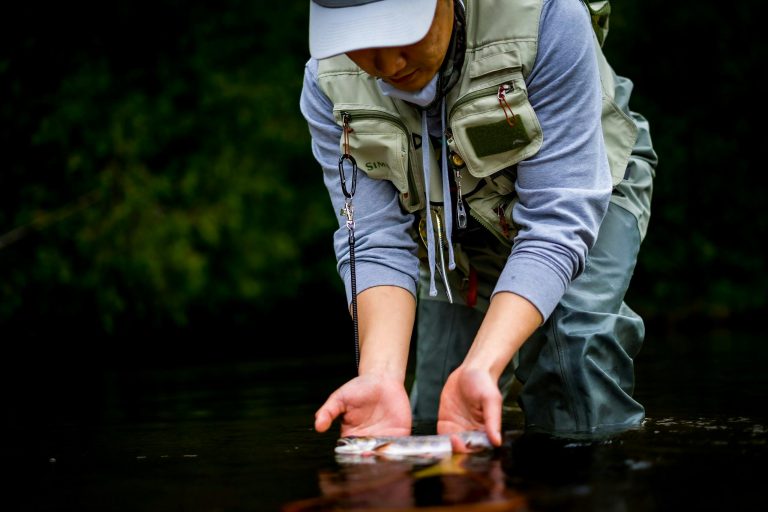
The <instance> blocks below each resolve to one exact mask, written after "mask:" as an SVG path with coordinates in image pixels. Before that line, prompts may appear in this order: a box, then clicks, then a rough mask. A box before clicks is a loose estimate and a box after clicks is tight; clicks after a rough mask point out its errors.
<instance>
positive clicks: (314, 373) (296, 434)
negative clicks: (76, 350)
mask: <svg viewBox="0 0 768 512" xmlns="http://www.w3.org/2000/svg"><path fill="white" fill-rule="evenodd" d="M652 341H654V343H652V344H649V345H648V347H649V348H648V349H647V350H645V349H644V350H645V352H644V353H643V354H642V356H641V357H640V358H638V367H637V374H638V379H637V380H638V386H637V397H638V399H639V400H640V401H641V402H642V403H643V404H645V406H646V410H647V415H648V418H647V420H646V422H645V424H644V425H643V426H642V427H640V428H637V429H635V430H632V431H628V432H624V433H622V434H620V435H615V436H612V437H604V438H593V439H561V438H553V437H549V436H545V435H542V434H533V433H523V432H522V431H521V430H520V428H521V427H522V423H521V420H522V418H521V415H520V412H519V409H516V408H515V407H508V408H506V411H505V418H504V426H505V431H506V432H505V437H504V444H503V446H502V447H501V448H500V449H498V450H497V451H495V452H494V453H492V454H490V455H476V454H475V455H460V456H458V455H457V456H453V457H450V458H447V459H443V460H440V461H437V460H415V461H414V460H406V461H385V460H377V461H376V462H373V459H369V460H364V461H362V462H361V461H359V460H358V461H355V462H350V461H349V460H344V459H337V458H336V457H335V456H334V453H333V447H334V445H335V441H336V437H337V436H338V430H337V429H332V431H331V432H328V433H325V434H318V433H316V432H314V431H313V430H312V420H313V413H314V410H315V409H316V408H317V406H319V404H320V403H322V401H323V400H324V399H325V397H326V396H327V394H328V393H329V392H330V391H332V390H333V389H334V388H335V387H336V386H337V385H339V384H340V383H342V382H343V381H344V380H346V379H347V378H348V376H349V374H350V364H349V363H350V361H349V354H344V355H343V356H340V357H337V356H333V355H331V356H320V355H308V356H307V357H303V358H289V357H270V358H263V359H262V360H260V361H259V360H254V359H255V358H251V359H249V360H248V361H246V362H239V363H238V362H228V361H212V362H206V361H205V360H199V361H195V362H192V361H186V362H184V363H183V364H181V363H179V364H171V363H172V361H171V360H169V361H167V363H168V364H143V365H142V364H137V362H136V361H135V360H134V361H133V363H126V362H125V361H123V362H122V363H119V364H118V363H114V362H113V361H112V360H110V361H112V362H111V364H110V361H107V360H105V361H102V362H103V364H101V365H93V364H90V363H86V362H84V361H86V360H85V359H82V360H81V359H80V358H79V357H75V356H72V355H70V356H69V357H63V356H62V357H49V358H46V359H45V361H41V359H39V358H31V357H29V358H28V359H26V360H25V359H23V358H9V359H7V360H6V367H5V372H4V378H5V379H6V381H5V382H4V384H3V385H4V387H5V389H6V392H7V395H8V397H9V398H8V399H7V401H6V404H4V405H5V409H4V417H5V421H4V426H5V427H6V431H7V434H6V438H5V439H6V441H7V447H6V450H5V451H6V459H5V461H6V467H7V468H12V469H13V470H14V471H12V474H13V476H11V477H10V479H9V480H7V481H6V483H8V484H10V485H9V489H11V490H12V492H17V493H19V494H20V496H21V498H22V500H23V501H22V502H23V503H25V504H26V506H25V507H24V508H23V509H24V510H40V511H49V510H51V511H52V510H81V511H85V510H87V511H90V510H94V511H95V510H110V511H112V510H114V511H123V510H125V511H164V512H165V511H168V510H183V511H283V512H300V511H325V510H409V509H418V510H432V511H439V510H467V511H486V512H491V511H497V510H526V511H535V510H537V511H550V510H551V511H555V510H557V511H561V510H574V511H582V510H584V511H586V510H589V511H604V510H608V511H614V510H615V511H630V510H634V511H651V510H697V509H705V510H707V509H708V510H711V509H725V510H737V509H750V508H753V506H752V504H753V503H758V502H759V500H760V499H761V498H762V494H763V493H762V485H763V481H764V475H765V474H766V471H765V469H764V467H765V463H766V460H768V458H767V457H766V455H768V453H767V451H768V448H767V447H766V441H767V440H768V434H766V425H767V424H768V423H766V422H767V420H766V418H767V417H768V414H766V412H765V410H764V407H765V403H766V400H765V398H766V394H768V393H767V392H766V391H767V390H768V387H767V386H766V384H767V383H768V376H767V375H766V374H765V358H764V355H765V354H766V349H765V348H762V347H761V344H760V343H756V342H755V339H754V337H752V338H751V341H749V342H748V339H747V338H745V337H740V336H736V335H732V334H725V333H709V334H707V335H701V336H697V337H696V338H695V339H689V340H688V341H679V340H675V339H672V338H669V339H662V338H661V337H656V338H654V339H653V340H652ZM691 347H693V348H691ZM171 359H172V358H171ZM419 428H421V429H422V430H421V431H419V430H418V429H419ZM429 428H431V427H430V426H421V427H419V426H417V429H416V430H417V432H416V433H431V432H429V431H428V430H429ZM7 499H8V500H12V498H10V497H8V498H7ZM11 502H12V503H16V502H18V501H15V500H14V501H11Z"/></svg>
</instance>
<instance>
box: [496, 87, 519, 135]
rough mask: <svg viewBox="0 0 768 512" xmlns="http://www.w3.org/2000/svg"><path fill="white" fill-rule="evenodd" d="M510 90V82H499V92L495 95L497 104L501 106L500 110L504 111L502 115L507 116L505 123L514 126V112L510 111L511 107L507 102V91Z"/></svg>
mask: <svg viewBox="0 0 768 512" xmlns="http://www.w3.org/2000/svg"><path fill="white" fill-rule="evenodd" d="M511 90H512V86H511V85H510V84H501V85H500V86H499V92H498V94H497V95H496V97H497V98H498V99H499V106H501V110H502V112H504V117H506V118H507V124H509V126H511V127H513V128H514V126H515V113H514V112H512V107H510V106H509V103H507V93H508V92H509V91H511Z"/></svg>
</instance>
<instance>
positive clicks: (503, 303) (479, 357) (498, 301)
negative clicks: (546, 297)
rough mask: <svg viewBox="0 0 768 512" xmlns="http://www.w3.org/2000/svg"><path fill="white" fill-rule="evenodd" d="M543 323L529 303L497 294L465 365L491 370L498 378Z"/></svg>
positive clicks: (468, 367) (517, 297)
mask: <svg viewBox="0 0 768 512" xmlns="http://www.w3.org/2000/svg"><path fill="white" fill-rule="evenodd" d="M542 320H543V319H542V317H541V313H539V310H538V309H536V307H535V306H534V305H533V304H531V303H530V302H529V301H528V300H526V299H524V298H523V297H521V296H519V295H516V294H514V293H509V292H501V293H497V294H496V295H494V296H493V299H492V300H491V304H490V306H489V307H488V312H487V313H486V315H485V319H484V320H483V323H482V324H481V326H480V329H479V330H478V332H477V335H476V336H475V340H474V341H473V342H472V347H471V348H470V349H469V353H468V354H467V357H466V358H465V359H464V363H463V364H462V366H464V367H466V368H467V369H479V370H485V371H489V372H490V373H491V375H493V376H494V377H495V378H497V379H498V377H499V376H500V375H501V372H502V371H504V368H505V367H506V366H507V364H508V363H509V361H510V360H511V359H512V357H513V356H514V355H515V352H517V351H518V350H519V349H520V347H521V346H522V345H523V343H524V342H525V340H527V339H528V337H529V336H530V335H531V334H533V332H534V331H535V330H536V328H538V327H539V326H540V325H541V322H542Z"/></svg>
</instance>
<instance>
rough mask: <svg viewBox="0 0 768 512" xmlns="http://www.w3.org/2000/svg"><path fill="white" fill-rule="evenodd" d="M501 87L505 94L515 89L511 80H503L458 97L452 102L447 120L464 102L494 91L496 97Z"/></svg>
mask: <svg viewBox="0 0 768 512" xmlns="http://www.w3.org/2000/svg"><path fill="white" fill-rule="evenodd" d="M502 88H503V90H504V94H507V93H509V92H512V91H514V90H515V84H514V83H513V82H505V83H503V84H501V85H492V86H490V87H485V88H483V89H480V90H478V91H474V92H471V93H469V94H467V95H466V96H464V97H462V98H459V100H458V101H457V102H456V103H454V104H453V106H452V107H451V110H450V112H449V113H448V121H449V122H450V119H451V117H452V116H453V113H454V112H455V111H456V109H457V108H459V107H461V106H462V105H464V104H465V103H469V102H470V101H473V100H476V99H477V98H482V97H483V96H489V95H491V94H493V93H496V97H497V98H498V95H499V91H500V90H501V89H502Z"/></svg>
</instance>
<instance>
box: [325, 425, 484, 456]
mask: <svg viewBox="0 0 768 512" xmlns="http://www.w3.org/2000/svg"><path fill="white" fill-rule="evenodd" d="M455 435H456V436H458V437H459V439H460V440H461V441H462V442H463V443H464V445H465V446H466V449H467V450H468V451H470V452H479V451H486V450H491V449H493V445H491V442H490V441H489V440H488V436H487V435H486V434H485V432H483V431H481V430H469V431H466V432H458V433H456V434H455ZM334 451H335V452H336V453H338V454H342V455H362V456H368V455H381V456H385V457H420V456H443V455H449V454H451V453H453V448H452V446H451V435H449V434H440V435H425V436H347V437H342V438H340V439H339V440H338V441H337V443H336V448H335V450H334Z"/></svg>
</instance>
